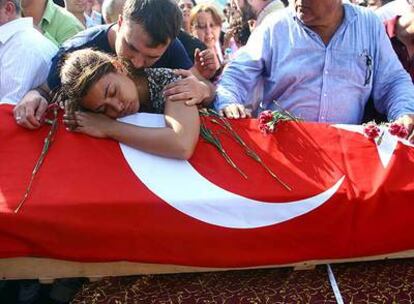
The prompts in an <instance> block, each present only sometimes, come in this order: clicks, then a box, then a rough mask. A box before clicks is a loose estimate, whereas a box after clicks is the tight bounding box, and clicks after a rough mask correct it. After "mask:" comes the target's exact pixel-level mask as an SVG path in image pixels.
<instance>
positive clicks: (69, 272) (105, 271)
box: [0, 250, 414, 280]
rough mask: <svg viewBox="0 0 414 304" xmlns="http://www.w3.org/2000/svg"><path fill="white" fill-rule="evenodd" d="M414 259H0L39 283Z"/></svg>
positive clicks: (4, 272) (7, 268)
mask: <svg viewBox="0 0 414 304" xmlns="http://www.w3.org/2000/svg"><path fill="white" fill-rule="evenodd" d="M412 257H414V250H408V251H402V252H397V253H392V254H384V255H377V256H370V257H360V258H352V259H336V260H312V261H304V262H299V263H292V264H284V265H267V266H258V267H244V268H207V267H191V266H180V265H164V264H146V263H134V262H107V263H81V262H74V261H64V260H56V259H47V258H30V257H21V258H7V259H0V278H2V279H38V278H41V279H42V280H53V279H56V278H70V277H87V278H90V279H94V278H97V279H99V278H102V277H106V276H125V275H139V274H165V273H184V272H208V271H227V270H237V269H257V268H276V267H294V268H295V269H303V268H309V267H314V266H315V265H320V264H328V263H329V264H333V263H346V262H364V261H374V260H384V259H399V258H412Z"/></svg>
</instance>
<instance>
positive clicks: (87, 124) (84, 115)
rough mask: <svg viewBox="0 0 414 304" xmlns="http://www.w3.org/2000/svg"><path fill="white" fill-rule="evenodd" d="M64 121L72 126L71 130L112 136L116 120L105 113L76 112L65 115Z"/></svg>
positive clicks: (101, 136) (105, 136) (94, 135)
mask: <svg viewBox="0 0 414 304" xmlns="http://www.w3.org/2000/svg"><path fill="white" fill-rule="evenodd" d="M63 122H64V123H65V125H67V126H70V127H69V130H70V131H74V132H79V133H83V134H87V135H89V136H93V137H98V138H107V137H109V136H110V135H109V131H110V129H111V126H112V124H113V123H115V122H116V121H115V120H113V119H111V118H109V117H108V116H105V115H104V114H96V113H90V112H75V113H74V115H73V116H69V115H65V116H64V118H63Z"/></svg>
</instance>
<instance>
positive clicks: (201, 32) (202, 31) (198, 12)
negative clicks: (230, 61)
mask: <svg viewBox="0 0 414 304" xmlns="http://www.w3.org/2000/svg"><path fill="white" fill-rule="evenodd" d="M190 24H191V32H192V34H193V36H194V37H196V38H198V39H200V41H201V42H203V43H204V44H205V45H206V46H207V48H208V49H209V50H210V51H211V52H212V53H213V54H214V56H215V57H216V58H217V60H218V61H219V62H220V63H222V62H223V50H222V48H221V43H220V35H221V24H222V18H221V16H220V14H219V13H218V10H217V8H216V7H215V6H214V5H213V4H209V3H205V4H198V5H196V6H195V7H194V8H193V9H192V10H191V15H190Z"/></svg>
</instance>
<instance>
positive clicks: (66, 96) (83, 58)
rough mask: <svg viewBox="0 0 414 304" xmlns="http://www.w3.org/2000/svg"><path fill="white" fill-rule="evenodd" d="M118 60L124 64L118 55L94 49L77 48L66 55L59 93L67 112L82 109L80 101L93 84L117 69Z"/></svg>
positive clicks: (71, 112) (61, 72) (61, 70)
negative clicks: (118, 58)
mask: <svg viewBox="0 0 414 304" xmlns="http://www.w3.org/2000/svg"><path fill="white" fill-rule="evenodd" d="M116 62H118V63H119V64H122V63H120V62H119V61H117V58H116V57H114V56H111V55H109V54H106V53H103V52H100V51H94V50H92V49H82V50H77V51H74V52H72V53H69V54H67V55H66V56H65V58H64V61H63V65H62V67H61V69H60V77H61V80H62V85H61V87H60V89H59V92H58V95H59V101H60V102H61V103H63V105H64V107H65V112H66V113H67V114H73V113H74V112H75V111H78V110H79V109H81V104H80V101H81V99H82V98H83V97H84V96H85V95H86V94H87V93H88V90H89V89H90V88H91V87H92V85H93V84H95V83H96V82H97V81H98V80H99V79H101V78H102V77H103V76H104V75H106V74H109V73H115V72H116V71H117V69H116V67H115V66H116Z"/></svg>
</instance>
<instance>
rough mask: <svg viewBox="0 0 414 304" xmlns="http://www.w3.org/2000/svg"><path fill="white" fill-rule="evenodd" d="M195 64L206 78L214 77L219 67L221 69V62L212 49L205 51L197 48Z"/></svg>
mask: <svg viewBox="0 0 414 304" xmlns="http://www.w3.org/2000/svg"><path fill="white" fill-rule="evenodd" d="M194 66H195V68H196V69H197V71H198V72H199V73H200V75H201V76H203V77H204V78H205V79H212V78H213V77H214V75H215V74H216V72H217V71H218V69H220V62H219V60H218V58H217V56H216V54H214V53H213V51H211V50H210V49H206V50H204V51H200V49H196V50H195V54H194Z"/></svg>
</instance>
